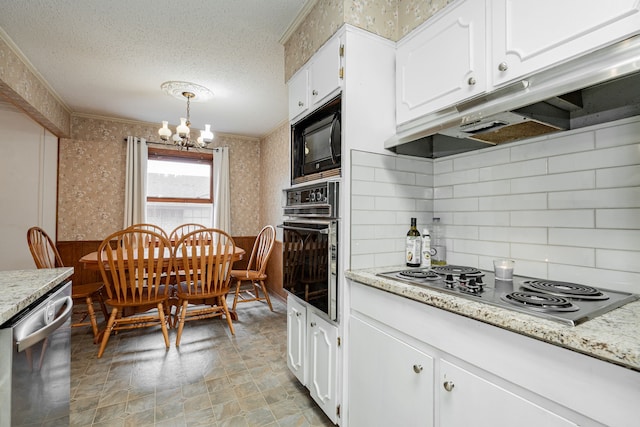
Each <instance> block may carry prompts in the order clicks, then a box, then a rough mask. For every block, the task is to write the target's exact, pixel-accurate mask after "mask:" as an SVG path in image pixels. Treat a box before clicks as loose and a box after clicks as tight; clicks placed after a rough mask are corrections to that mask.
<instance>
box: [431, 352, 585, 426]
mask: <svg viewBox="0 0 640 427" xmlns="http://www.w3.org/2000/svg"><path fill="white" fill-rule="evenodd" d="M437 386H438V388H439V392H438V395H439V398H438V404H439V405H440V406H439V414H440V415H439V421H440V423H439V425H440V426H451V427H463V426H472V425H483V426H491V427H513V426H518V427H540V426H545V427H569V426H577V424H575V423H573V422H571V421H568V420H566V419H564V418H562V417H560V416H559V415H557V414H554V413H553V412H551V411H548V410H546V409H544V408H542V407H540V406H538V405H536V404H534V403H532V402H530V401H528V400H526V399H523V398H522V397H521V396H518V395H517V394H515V393H513V392H511V391H509V390H505V389H504V388H502V387H499V386H498V385H496V384H494V383H492V382H490V381H488V380H486V379H484V378H482V377H481V376H479V375H476V374H474V373H473V372H470V371H468V370H465V369H463V368H461V367H459V366H456V365H455V364H454V363H450V362H447V361H446V360H440V380H439V383H438V384H437Z"/></svg>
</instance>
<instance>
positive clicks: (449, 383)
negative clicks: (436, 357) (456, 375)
mask: <svg viewBox="0 0 640 427" xmlns="http://www.w3.org/2000/svg"><path fill="white" fill-rule="evenodd" d="M442 386H443V387H444V389H445V390H447V391H451V390H453V387H455V384H453V381H445V382H444V384H442Z"/></svg>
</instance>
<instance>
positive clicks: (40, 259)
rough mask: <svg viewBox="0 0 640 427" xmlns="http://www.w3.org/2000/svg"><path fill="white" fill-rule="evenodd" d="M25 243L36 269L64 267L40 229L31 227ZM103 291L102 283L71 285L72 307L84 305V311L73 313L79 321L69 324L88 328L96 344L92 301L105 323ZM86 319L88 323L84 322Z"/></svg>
mask: <svg viewBox="0 0 640 427" xmlns="http://www.w3.org/2000/svg"><path fill="white" fill-rule="evenodd" d="M27 243H28V244H29V251H30V252H31V256H33V260H34V261H35V263H36V267H37V268H56V267H64V265H63V263H62V258H61V257H60V253H59V252H58V249H57V248H56V246H55V245H54V244H53V241H52V240H51V238H50V237H49V235H48V234H47V233H46V232H45V231H44V230H43V229H42V228H40V227H31V228H30V229H29V230H28V231H27ZM103 290H104V284H103V283H86V284H83V285H80V284H76V283H72V284H71V298H73V301H74V305H80V306H81V305H82V304H85V306H86V310H85V311H80V312H74V314H77V315H80V316H81V317H80V320H78V321H77V322H74V323H72V324H71V326H72V327H79V326H89V325H91V330H92V332H93V342H94V343H95V342H97V339H98V335H99V331H98V322H97V320H96V314H95V311H94V309H93V299H94V298H95V299H96V301H97V302H98V303H99V304H100V308H101V309H102V313H103V315H104V319H105V321H106V320H107V319H108V318H109V312H108V311H107V307H106V306H105V305H104V298H103V295H102V292H103ZM87 317H88V318H89V321H88V322H86V320H87Z"/></svg>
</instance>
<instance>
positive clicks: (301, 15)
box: [278, 0, 318, 45]
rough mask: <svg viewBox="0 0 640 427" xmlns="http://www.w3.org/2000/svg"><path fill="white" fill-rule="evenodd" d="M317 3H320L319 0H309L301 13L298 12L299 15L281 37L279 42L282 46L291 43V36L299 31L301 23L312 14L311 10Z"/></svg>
mask: <svg viewBox="0 0 640 427" xmlns="http://www.w3.org/2000/svg"><path fill="white" fill-rule="evenodd" d="M316 3H318V0H308V1H307V2H306V3H305V4H304V6H303V7H302V9H300V12H298V15H297V16H296V17H295V19H294V20H293V21H292V22H291V24H289V26H288V27H287V29H286V30H285V31H284V33H283V34H282V36H280V40H278V42H279V43H280V44H281V45H284V44H285V43H286V42H288V41H289V38H290V37H291V35H292V34H293V33H294V32H295V31H296V30H297V29H298V26H299V25H300V23H301V22H302V21H303V20H304V19H305V18H306V17H307V15H308V14H309V12H311V9H313V7H314V6H315V5H316Z"/></svg>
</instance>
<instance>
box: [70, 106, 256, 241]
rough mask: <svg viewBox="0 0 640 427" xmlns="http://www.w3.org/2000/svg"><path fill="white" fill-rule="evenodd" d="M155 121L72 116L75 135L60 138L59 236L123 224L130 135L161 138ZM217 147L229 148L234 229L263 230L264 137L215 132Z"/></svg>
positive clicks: (92, 233)
mask: <svg viewBox="0 0 640 427" xmlns="http://www.w3.org/2000/svg"><path fill="white" fill-rule="evenodd" d="M158 127H159V126H158V125H157V124H151V123H140V122H132V121H125V120H116V119H106V118H90V117H78V116H74V117H73V118H72V137H71V138H69V139H67V138H64V139H61V140H60V159H59V190H58V191H59V193H58V240H61V241H78V240H102V239H103V238H104V237H105V236H107V235H109V234H110V233H112V232H114V231H117V230H119V229H120V228H122V222H123V211H124V170H125V160H126V143H125V142H124V138H126V136H128V135H133V136H138V137H142V138H146V139H147V140H151V141H157V140H158V137H157V131H158ZM211 145H212V146H214V147H218V146H228V147H229V167H230V186H231V217H232V219H231V234H233V235H235V236H252V235H256V234H257V232H258V231H259V230H260V227H261V223H260V195H259V194H257V192H258V189H259V187H260V175H261V172H260V171H261V161H260V141H259V140H258V139H256V138H248V137H242V136H237V135H224V134H216V138H215V140H214V142H213V143H212V144H211Z"/></svg>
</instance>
